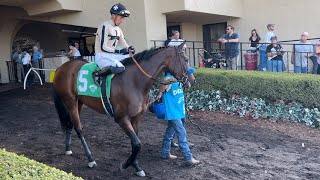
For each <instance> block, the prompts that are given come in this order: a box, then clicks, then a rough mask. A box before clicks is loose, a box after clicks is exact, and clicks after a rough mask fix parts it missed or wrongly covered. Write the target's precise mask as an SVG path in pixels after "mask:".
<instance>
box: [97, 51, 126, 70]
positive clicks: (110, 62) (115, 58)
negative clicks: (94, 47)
mask: <svg viewBox="0 0 320 180" xmlns="http://www.w3.org/2000/svg"><path fill="white" fill-rule="evenodd" d="M128 57H130V56H129V54H127V55H122V54H115V53H104V52H98V53H96V55H95V59H96V63H97V65H98V66H99V67H100V68H101V69H102V68H104V67H107V66H112V67H124V66H123V64H122V63H121V62H120V61H122V60H124V59H126V58H128Z"/></svg>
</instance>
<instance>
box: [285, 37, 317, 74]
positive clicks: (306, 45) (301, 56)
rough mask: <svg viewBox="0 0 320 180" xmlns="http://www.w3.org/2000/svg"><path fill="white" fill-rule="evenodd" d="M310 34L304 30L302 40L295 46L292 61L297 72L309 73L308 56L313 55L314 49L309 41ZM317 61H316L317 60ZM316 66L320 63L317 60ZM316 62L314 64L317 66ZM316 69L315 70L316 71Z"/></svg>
mask: <svg viewBox="0 0 320 180" xmlns="http://www.w3.org/2000/svg"><path fill="white" fill-rule="evenodd" d="M308 38H309V34H308V33H307V32H303V33H302V34H301V39H300V41H299V42H298V43H297V44H295V45H294V46H293V51H292V52H293V55H292V56H291V63H292V64H294V72H295V73H307V71H308V69H307V68H308V58H310V57H311V56H312V55H313V52H314V49H313V46H312V45H311V43H310V42H309V41H308ZM315 62H316V61H315ZM315 64H316V68H318V63H317V62H316V63H315ZM315 64H314V65H313V66H314V67H315ZM315 71H316V70H314V72H315Z"/></svg>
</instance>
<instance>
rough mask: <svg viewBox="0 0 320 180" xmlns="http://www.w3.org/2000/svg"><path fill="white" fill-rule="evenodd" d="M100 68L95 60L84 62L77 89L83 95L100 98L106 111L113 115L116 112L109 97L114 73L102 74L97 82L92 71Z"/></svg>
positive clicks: (79, 73)
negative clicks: (97, 82)
mask: <svg viewBox="0 0 320 180" xmlns="http://www.w3.org/2000/svg"><path fill="white" fill-rule="evenodd" d="M99 70H100V68H99V67H98V65H97V64H96V63H94V62H91V63H86V64H84V65H83V66H82V67H81V69H80V70H79V72H78V78H77V91H78V94H79V95H82V96H90V97H96V98H100V99H101V103H102V106H103V108H104V110H105V112H106V113H107V114H109V115H110V116H112V117H113V116H114V112H113V108H112V105H111V103H110V100H109V99H110V97H111V96H110V95H111V84H112V83H111V82H112V78H113V76H114V75H113V74H111V75H107V76H100V77H99V81H100V82H99V84H96V83H95V81H94V78H93V77H92V73H94V72H95V71H99Z"/></svg>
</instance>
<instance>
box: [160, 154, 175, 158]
mask: <svg viewBox="0 0 320 180" xmlns="http://www.w3.org/2000/svg"><path fill="white" fill-rule="evenodd" d="M177 158H178V157H177V156H175V155H172V154H169V156H167V157H162V159H177Z"/></svg>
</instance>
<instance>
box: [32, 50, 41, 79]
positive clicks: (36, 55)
mask: <svg viewBox="0 0 320 180" xmlns="http://www.w3.org/2000/svg"><path fill="white" fill-rule="evenodd" d="M32 50H33V55H32V58H31V65H32V67H34V68H39V63H40V62H41V59H42V53H41V52H40V50H39V48H38V47H37V46H33V47H32ZM36 71H37V72H38V74H40V72H39V70H36ZM36 77H37V78H38V79H39V77H38V76H36ZM33 78H34V76H33ZM32 81H34V79H33V80H32Z"/></svg>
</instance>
